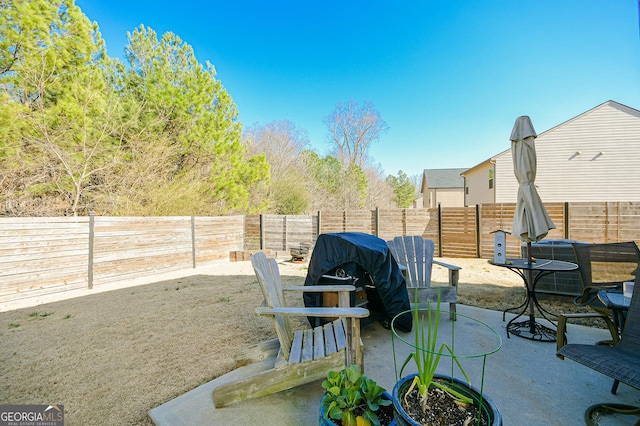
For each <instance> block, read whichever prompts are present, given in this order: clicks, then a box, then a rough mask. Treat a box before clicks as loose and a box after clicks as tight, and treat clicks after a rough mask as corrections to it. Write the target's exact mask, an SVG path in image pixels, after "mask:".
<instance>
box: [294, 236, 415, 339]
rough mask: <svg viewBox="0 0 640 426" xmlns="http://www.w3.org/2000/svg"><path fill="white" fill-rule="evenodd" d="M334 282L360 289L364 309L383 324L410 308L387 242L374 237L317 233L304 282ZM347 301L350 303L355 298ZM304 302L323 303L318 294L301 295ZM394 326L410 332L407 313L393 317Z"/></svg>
mask: <svg viewBox="0 0 640 426" xmlns="http://www.w3.org/2000/svg"><path fill="white" fill-rule="evenodd" d="M335 277H337V279H335ZM345 277H346V278H347V279H345ZM340 278H342V279H340ZM337 283H344V284H353V285H355V286H356V287H357V288H362V289H363V290H364V292H365V293H366V302H367V308H368V309H369V311H370V312H371V314H372V316H374V317H377V318H379V319H380V320H381V321H382V322H383V324H388V323H389V322H390V321H391V320H392V319H393V317H395V316H396V315H397V314H399V313H401V312H404V311H408V310H409V309H411V306H410V304H409V297H408V295H407V288H406V285H405V281H404V277H403V275H402V272H401V271H400V268H399V267H398V264H397V263H396V260H395V259H394V258H393V256H392V255H391V252H390V251H389V247H388V246H387V243H386V242H385V241H384V240H382V239H380V238H378V237H376V236H373V235H369V234H363V233H358V232H341V233H333V234H321V235H320V236H318V239H317V241H316V244H315V247H314V250H313V253H312V254H311V259H310V260H309V271H308V273H307V277H306V279H305V282H304V285H320V284H337ZM351 302H352V305H353V306H354V305H355V297H353V298H352V301H351ZM304 304H305V306H307V307H319V306H323V300H322V294H315V293H311V294H305V295H304ZM313 325H315V324H313ZM396 325H397V326H398V328H399V329H400V330H401V331H411V314H410V313H407V314H405V315H403V316H402V317H401V318H399V319H398V320H396Z"/></svg>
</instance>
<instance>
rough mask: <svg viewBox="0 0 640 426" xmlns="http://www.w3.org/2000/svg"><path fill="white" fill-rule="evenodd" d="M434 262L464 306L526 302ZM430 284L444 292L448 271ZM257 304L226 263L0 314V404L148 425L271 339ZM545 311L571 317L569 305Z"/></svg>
mask: <svg viewBox="0 0 640 426" xmlns="http://www.w3.org/2000/svg"><path fill="white" fill-rule="evenodd" d="M439 260H441V261H444V262H447V263H451V264H454V265H458V266H461V267H462V270H461V272H460V288H459V290H458V298H459V302H460V303H462V304H467V305H473V306H480V307H485V308H488V309H495V310H502V309H504V308H506V307H510V306H515V305H517V304H519V303H520V301H521V300H522V298H523V297H524V287H523V284H522V281H521V279H520V278H519V277H518V276H516V275H515V274H514V273H513V272H511V271H509V270H507V269H503V268H498V267H495V266H492V265H490V264H488V263H487V261H486V260H483V259H449V258H441V259H439ZM280 271H281V274H282V275H283V279H284V281H285V284H289V285H293V284H302V282H303V280H304V277H305V275H306V264H294V263H290V262H286V261H284V262H281V264H280ZM433 279H434V281H435V282H439V283H445V282H447V274H446V271H444V270H442V269H440V268H436V270H434V278H433ZM124 285H126V283H123V286H124ZM261 302H262V293H261V291H260V288H259V286H258V283H257V281H256V279H255V276H254V274H253V270H252V268H251V265H250V263H249V262H233V263H220V264H216V265H214V266H213V267H212V268H209V269H208V270H207V272H206V274H205V273H200V274H199V275H190V276H184V277H181V278H171V279H165V277H162V276H160V277H158V280H157V281H156V282H154V283H151V284H146V285H139V286H135V287H126V288H121V289H116V290H112V291H108V292H102V293H96V294H90V295H87V296H82V297H76V298H73V299H67V300H62V301H57V302H53V303H48V304H41V305H38V306H35V307H28V308H21V309H15V310H10V311H7V312H2V313H0V340H1V341H2V345H1V346H0V383H2V385H1V386H0V404H63V405H64V408H65V411H66V414H65V418H66V420H67V423H66V424H68V425H88V424H131V425H134V424H135V425H149V424H151V421H150V419H149V417H148V416H147V411H148V410H150V409H151V408H153V407H156V406H158V405H160V404H162V403H164V402H166V401H169V400H171V399H173V398H175V397H177V396H178V395H181V394H183V393H185V392H187V391H189V390H191V389H193V388H195V387H197V386H199V385H201V384H203V383H206V382H208V381H210V380H212V379H214V378H216V377H218V376H219V375H222V374H224V373H226V372H228V371H230V370H231V369H232V368H233V362H232V360H233V354H234V351H235V350H236V349H238V348H241V347H244V346H248V345H250V344H253V343H256V342H259V341H263V340H266V339H270V338H273V337H275V333H274V331H273V327H272V324H271V322H270V321H271V320H270V319H269V318H262V317H258V316H257V315H256V314H255V313H254V309H255V307H256V306H258V305H260V303H261ZM568 302H569V303H568ZM290 303H293V304H295V303H301V302H299V301H291V302H290ZM544 306H545V307H547V308H549V309H550V310H551V311H552V312H558V311H564V312H567V311H575V308H574V307H573V305H572V304H571V303H570V299H567V298H564V299H545V300H544ZM301 324H302V322H301Z"/></svg>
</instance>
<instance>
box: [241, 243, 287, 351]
mask: <svg viewBox="0 0 640 426" xmlns="http://www.w3.org/2000/svg"><path fill="white" fill-rule="evenodd" d="M251 265H252V266H253V270H254V271H255V273H256V277H257V278H258V282H259V283H260V288H262V294H263V296H264V299H265V301H266V303H267V306H268V307H270V308H280V307H286V303H285V300H284V294H283V291H282V278H281V277H280V271H279V269H278V263H277V262H276V260H275V259H267V256H266V255H265V254H264V253H263V252H257V253H255V254H253V255H252V256H251ZM273 323H274V327H275V329H276V334H277V336H278V340H280V349H281V350H282V352H283V355H284V357H285V359H287V360H288V359H289V353H290V352H291V342H292V341H293V328H292V327H291V322H290V321H289V318H288V317H287V316H285V315H275V316H274V317H273Z"/></svg>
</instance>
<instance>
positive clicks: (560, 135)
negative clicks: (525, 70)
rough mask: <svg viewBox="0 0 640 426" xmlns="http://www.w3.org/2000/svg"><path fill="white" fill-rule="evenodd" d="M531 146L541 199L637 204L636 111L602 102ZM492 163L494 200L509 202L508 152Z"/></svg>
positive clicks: (639, 123) (513, 184) (639, 142)
mask: <svg viewBox="0 0 640 426" xmlns="http://www.w3.org/2000/svg"><path fill="white" fill-rule="evenodd" d="M532 119H533V124H534V126H535V117H533V118H532ZM535 145H536V154H537V158H538V172H537V175H536V181H535V182H536V187H537V189H538V193H539V194H540V198H542V201H544V202H564V201H574V202H589V201H640V185H639V184H638V182H640V112H639V111H637V110H634V109H632V108H628V107H626V106H624V105H621V104H618V103H616V102H612V101H609V102H605V103H604V104H602V105H599V106H597V107H596V108H594V109H592V110H590V111H587V112H586V113H584V114H582V115H579V116H577V117H575V118H573V119H571V120H569V121H567V122H565V123H563V124H561V125H559V126H556V127H554V128H552V129H550V130H548V131H546V132H544V133H542V134H540V135H539V136H538V138H537V139H536V141H535ZM578 152H579V153H578ZM494 161H495V168H496V169H495V177H496V181H495V202H496V203H507V202H513V200H515V198H516V192H517V189H518V184H517V181H516V179H515V176H514V175H513V160H512V158H511V149H508V150H506V151H504V152H502V153H500V154H498V155H497V156H496V157H494Z"/></svg>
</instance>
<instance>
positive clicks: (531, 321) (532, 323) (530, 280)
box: [527, 241, 536, 335]
mask: <svg viewBox="0 0 640 426" xmlns="http://www.w3.org/2000/svg"><path fill="white" fill-rule="evenodd" d="M527 262H528V263H529V268H531V264H532V263H533V257H532V256H531V241H527ZM527 291H528V292H529V294H528V295H527V299H528V300H529V331H530V332H531V334H532V335H534V334H535V333H536V320H535V314H534V312H533V308H534V306H533V303H532V301H531V295H532V293H533V271H532V270H531V269H527Z"/></svg>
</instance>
